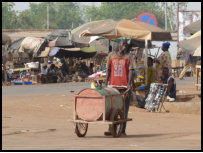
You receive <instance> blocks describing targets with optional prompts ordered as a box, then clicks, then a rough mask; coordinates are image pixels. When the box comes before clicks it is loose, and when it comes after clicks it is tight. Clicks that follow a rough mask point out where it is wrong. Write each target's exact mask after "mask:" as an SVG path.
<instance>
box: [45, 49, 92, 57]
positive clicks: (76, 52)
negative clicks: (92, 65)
mask: <svg viewBox="0 0 203 153" xmlns="http://www.w3.org/2000/svg"><path fill="white" fill-rule="evenodd" d="M95 54H96V50H95V49H94V48H93V47H84V48H54V49H53V50H51V52H50V54H49V56H51V55H52V56H55V57H58V58H63V57H66V58H68V57H75V58H81V59H86V58H91V57H94V56H95Z"/></svg>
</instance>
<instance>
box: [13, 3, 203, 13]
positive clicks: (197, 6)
mask: <svg viewBox="0 0 203 153" xmlns="http://www.w3.org/2000/svg"><path fill="white" fill-rule="evenodd" d="M34 3H39V2H34ZM81 3H83V4H86V5H92V4H94V5H95V6H100V5H101V2H81ZM15 4H16V5H15V6H14V10H16V11H23V10H25V9H28V8H29V2H15ZM187 10H201V2H189V3H188V7H187Z"/></svg>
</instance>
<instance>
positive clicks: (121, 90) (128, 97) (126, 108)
mask: <svg viewBox="0 0 203 153" xmlns="http://www.w3.org/2000/svg"><path fill="white" fill-rule="evenodd" d="M125 91H126V89H120V90H119V92H120V93H121V94H122V93H124V92H125ZM130 96H131V91H129V92H128V93H127V94H126V97H125V116H124V117H125V119H127V118H128V111H129V107H130ZM126 124H127V122H124V123H123V129H122V133H125V129H126ZM109 131H110V126H109Z"/></svg>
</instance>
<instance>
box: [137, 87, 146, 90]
mask: <svg viewBox="0 0 203 153" xmlns="http://www.w3.org/2000/svg"><path fill="white" fill-rule="evenodd" d="M137 89H138V90H145V89H147V86H140V87H138V88H137Z"/></svg>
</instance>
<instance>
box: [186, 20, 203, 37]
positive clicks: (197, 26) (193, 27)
mask: <svg viewBox="0 0 203 153" xmlns="http://www.w3.org/2000/svg"><path fill="white" fill-rule="evenodd" d="M199 30H201V20H198V21H196V22H193V23H191V24H189V25H187V26H185V27H184V28H183V33H184V34H194V33H196V32H197V31H199Z"/></svg>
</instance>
